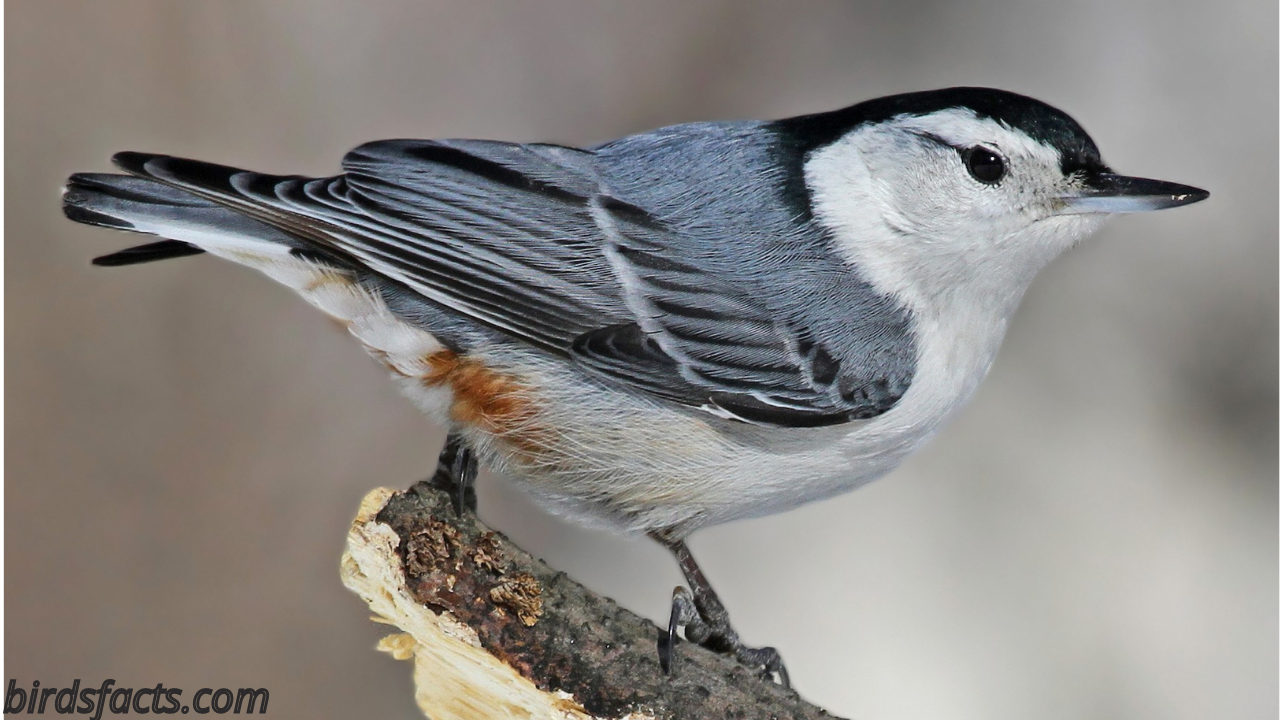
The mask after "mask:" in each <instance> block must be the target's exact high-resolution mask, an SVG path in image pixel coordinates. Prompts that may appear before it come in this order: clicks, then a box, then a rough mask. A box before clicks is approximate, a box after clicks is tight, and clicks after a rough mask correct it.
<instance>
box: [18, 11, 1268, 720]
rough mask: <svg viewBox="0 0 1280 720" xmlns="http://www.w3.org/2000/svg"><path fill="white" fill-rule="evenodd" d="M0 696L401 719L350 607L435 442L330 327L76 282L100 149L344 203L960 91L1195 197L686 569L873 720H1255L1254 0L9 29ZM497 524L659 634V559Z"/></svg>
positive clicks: (155, 277)
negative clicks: (75, 219) (471, 163)
mask: <svg viewBox="0 0 1280 720" xmlns="http://www.w3.org/2000/svg"><path fill="white" fill-rule="evenodd" d="M7 10H8V12H7V13H6V17H5V19H6V20H7V33H6V40H7V43H6V45H7V47H6V49H5V60H6V61H7V63H6V64H7V73H6V77H5V79H6V81H7V82H6V94H5V99H6V101H7V110H8V112H7V113H6V120H7V128H6V129H7V134H6V137H5V150H6V155H7V157H6V163H5V180H6V194H5V200H6V207H7V210H8V212H7V213H6V215H5V231H6V239H7V242H6V248H5V260H6V262H5V280H6V288H7V289H6V293H5V300H6V301H7V302H6V304H5V306H6V312H5V320H6V325H7V330H8V333H7V338H6V339H7V341H8V342H7V350H6V356H5V359H6V360H7V367H6V370H7V375H6V377H5V387H6V390H7V391H8V393H7V398H6V404H5V411H6V419H7V420H8V422H7V424H6V427H5V440H6V442H7V454H6V456H5V470H6V471H7V472H6V477H5V479H6V482H5V495H4V498H5V509H6V512H5V518H4V519H5V523H4V539H5V556H4V559H5V583H4V600H5V609H6V611H7V612H6V614H5V634H4V650H5V659H6V661H7V664H6V666H5V677H6V678H14V679H16V680H17V681H18V684H19V686H20V687H21V686H24V685H25V686H26V687H29V686H30V683H31V681H33V680H40V681H41V683H42V684H43V685H44V686H46V687H48V686H65V685H69V684H70V683H71V681H72V680H73V679H75V678H80V679H82V680H83V681H84V682H86V683H89V684H93V685H96V684H98V683H99V682H100V681H101V680H103V679H105V678H108V677H110V678H114V679H116V681H117V683H118V684H119V685H120V686H131V685H132V686H154V684H155V683H157V682H163V683H165V685H166V686H177V687H184V688H188V696H189V694H190V693H192V692H194V690H195V689H196V688H199V687H215V688H216V687H219V686H226V687H231V688H238V687H266V688H268V689H269V690H270V692H271V700H270V712H271V714H273V715H276V716H278V717H299V718H300V717H316V718H340V717H355V716H359V717H370V718H374V717H376V718H412V717H417V716H418V714H417V710H416V708H415V706H414V704H413V700H412V690H411V686H410V681H409V667H408V665H406V664H401V663H397V662H395V661H393V660H391V659H390V658H389V657H387V656H385V655H382V654H379V653H376V652H375V651H374V650H373V645H374V642H375V641H376V639H377V638H378V637H379V636H380V635H381V634H382V633H383V632H385V629H384V628H381V627H379V626H376V625H374V624H372V623H370V622H368V620H367V615H368V613H367V611H366V609H365V608H364V606H363V605H362V603H360V602H359V601H358V599H357V598H356V597H355V596H354V595H353V594H350V593H348V592H347V591H346V590H345V589H343V587H342V586H341V584H340V583H339V580H338V558H339V555H340V553H341V551H342V547H343V540H344V536H345V533H346V530H347V525H348V522H349V520H350V519H351V517H352V516H353V514H354V512H355V510H356V506H357V503H358V501H359V500H360V498H361V497H362V496H363V495H364V494H365V493H366V492H367V491H369V490H370V489H371V488H373V487H376V486H380V485H386V486H392V487H406V486H408V485H409V484H411V483H412V482H414V481H415V480H417V479H420V478H422V477H424V476H425V475H427V474H428V473H429V472H430V471H431V470H432V469H433V468H434V463H435V455H436V452H437V450H438V448H439V445H440V443H441V441H442V437H441V433H440V428H438V427H436V426H434V425H433V424H431V423H430V422H428V421H427V420H426V419H425V418H424V417H422V416H420V415H419V414H417V412H416V411H415V410H414V409H413V408H412V407H410V405H409V403H408V402H407V401H404V400H403V399H401V398H400V397H398V396H397V394H396V392H395V390H394V389H393V387H392V384H391V383H390V382H388V381H387V380H386V378H384V371H383V370H382V369H381V368H380V366H379V365H378V364H377V363H375V362H374V361H372V360H370V359H369V358H367V357H366V356H365V355H364V354H363V352H362V351H361V350H360V348H359V347H358V345H357V344H356V343H355V342H354V341H352V339H350V338H349V337H346V336H345V334H344V333H343V332H342V331H340V330H339V329H338V328H336V327H335V325H334V324H333V323H331V322H330V321H328V320H327V319H326V318H325V317H323V316H322V315H321V314H319V313H318V312H316V311H314V310H312V309H311V308H310V307H308V306H306V305H305V304H304V303H303V302H302V301H301V300H299V299H297V298H296V297H294V296H293V295H292V294H291V293H290V292H289V291H287V290H285V289H284V288H283V287H280V286H277V285H275V284H273V283H271V282H270V281H269V280H267V279H266V278H264V277H262V276H260V275H257V274H255V273H252V272H250V271H247V270H244V269H242V268H239V267H235V266H232V265H230V264H226V263H221V262H219V261H217V260H215V259H213V258H209V257H200V258H190V259H183V260H177V261H172V262H166V263H160V264H156V265H148V266H141V267H131V268H123V269H117V270H104V269H96V268H91V267H90V265H89V260H90V258H92V257H93V256H95V255H99V254H103V253H106V252H110V251H112V250H114V249H117V248H120V247H123V246H124V245H126V244H128V243H130V242H136V238H133V237H127V236H125V235H122V234H118V233H112V232H108V231H106V230H102V229H94V228H88V227H84V226H80V225H75V224H72V223H70V222H68V221H66V220H64V219H63V218H62V213H61V211H60V209H59V198H58V188H59V187H60V186H61V184H62V183H63V181H64V179H65V177H66V176H67V175H68V174H69V173H71V172H74V171H102V170H107V169H109V164H108V158H109V156H110V155H111V153H112V152H114V151H117V150H125V149H132V150H148V151H156V152H164V153H172V154H177V155H186V156H191V157H198V158H203V159H208V160H213V161H217V162H220V163H226V164H230V165H240V166H247V167H251V168H254V169H259V170H264V171H270V172H280V173H302V174H313V175H325V174H331V173H333V172H334V171H336V170H337V167H338V160H339V158H340V157H341V156H342V154H343V152H345V151H346V150H347V149H349V148H351V147H353V146H355V145H357V144H359V143H361V142H363V141H366V140H371V139H376V138H389V137H482V138H497V139H506V140H522V141H536V140H544V141H555V142H562V143H571V144H592V143H597V142H601V141H605V140H608V139H611V138H614V137H617V136H620V135H624V134H628V133H632V132H637V131H641V130H645V129H649V128H652V127H655V126H659V125H663V124H669V123H676V122H683V121H690V120H701V119H731V118H771V117H781V116H787V115H793V114H799V113H806V112H813V111H819V110H827V109H832V108H835V107H840V106H844V105H848V104H852V103H853V102H856V101H859V100H863V99H866V98H871V97H875V96H879V95H885V94H891V93H898V92H904V91H909V90H922V89H929V88H935V87H944V86H949V85H958V84H980V85H989V86H995V87H1001V88H1006V89H1010V90H1015V91H1018V92H1023V93H1026V94H1029V95H1033V96H1035V97H1037V98H1040V99H1043V100H1045V101H1048V102H1050V103H1052V104H1054V105H1057V106H1059V107H1061V108H1063V109H1065V110H1067V111H1068V112H1069V113H1071V114H1072V115H1074V116H1075V117H1076V118H1077V119H1079V120H1080V121H1081V122H1082V124H1083V125H1084V126H1085V127H1086V128H1087V129H1088V130H1089V131H1090V133H1091V134H1092V135H1093V137H1094V138H1095V139H1096V140H1097V142H1098V144H1099V145H1100V146H1101V148H1102V150H1103V153H1104V156H1105V157H1106V159H1107V160H1108V162H1109V163H1111V164H1112V165H1113V166H1114V167H1115V168H1116V169H1117V170H1119V171H1121V172H1125V173H1131V174H1136V175H1142V176H1147V177H1155V178H1162V179H1167V180H1174V181H1178V182H1185V183H1190V184H1193V185H1197V186H1201V187H1204V188H1207V189H1209V190H1211V191H1212V192H1213V197H1212V198H1211V199H1210V200H1209V201H1208V202H1205V203H1202V204H1199V205H1195V206H1193V207H1190V208H1186V209H1182V210H1176V211H1170V212H1165V213H1156V214H1152V215H1147V216H1142V217H1127V218H1121V219H1118V220H1116V221H1113V222H1112V223H1111V224H1110V225H1109V226H1108V227H1106V228H1105V229H1104V230H1103V231H1102V232H1101V233H1099V234H1098V235H1097V236H1096V237H1094V238H1093V239H1092V240H1090V241H1088V242H1086V243H1085V244H1084V245H1082V246H1081V247H1080V248H1078V249H1077V250H1075V251H1073V252H1071V253H1069V254H1068V255H1067V256H1065V257H1064V258H1062V259H1061V260H1060V261H1058V262H1057V263H1055V264H1054V265H1053V266H1052V267H1050V268H1049V270H1048V271H1047V272H1046V273H1045V274H1044V276H1043V277H1042V278H1041V279H1040V280H1039V281H1038V283H1037V284H1036V285H1034V286H1033V288H1032V290H1031V292H1030V294H1029V296H1028V297H1027V299H1026V302H1025V305H1024V306H1023V308H1022V310H1021V312H1020V313H1019V315H1018V316H1017V318H1016V320H1015V322H1014V323H1013V326H1012V328H1011V330H1010V332H1009V335H1008V340H1007V342H1006V345H1005V347H1004V350H1003V353H1002V354H1001V356H1000V358H999V360H998V361H997V363H996V366H995V368H994V370H993V373H992V375H991V377H990V380H989V381H988V382H987V383H986V385H985V386H984V387H983V389H982V390H981V391H980V392H979V393H978V395H977V397H976V398H975V400H974V401H973V402H972V403H971V405H970V406H969V407H968V408H967V409H966V411H965V412H964V413H963V414H962V415H961V416H960V417H959V418H958V419H957V420H956V421H955V422H953V423H952V424H951V425H950V426H949V427H948V428H947V429H946V430H945V431H944V432H943V433H942V434H941V435H940V436H939V437H938V439H937V440H936V441H935V442H933V443H932V444H931V445H930V446H928V448H927V449H925V450H924V451H923V452H921V453H920V454H918V455H917V456H915V457H914V458H913V459H912V460H910V461H909V462H907V463H906V464H905V465H904V466H903V467H902V468H901V470H899V471H898V472H896V473H894V474H893V475H891V476H889V477H887V478H885V479H883V480H881V481H879V482H877V483H874V484H872V485H870V486H868V487H866V488H864V489H862V490H859V491H858V492H855V493H852V494H849V495H846V496H843V497H840V498H838V499H835V500H831V501H828V502H823V503H819V504H814V505H810V506H807V507H804V508H802V509H799V510H796V511H793V512H791V513H788V514H785V515H780V516H775V517H771V518H766V519H762V520H754V521H750V522H740V523H737V524H732V525H728V526H724V527H719V528H713V529H710V530H707V531H703V532H702V533H700V534H698V535H695V536H694V538H693V541H692V543H691V545H692V548H693V550H694V552H695V554H697V556H698V557H699V559H700V560H701V562H702V564H703V567H704V568H705V569H706V571H707V572H708V574H709V576H710V578H711V580H712V581H713V582H714V583H715V584H716V587H717V588H718V589H719V591H720V593H721V594H722V596H723V597H724V599H725V601H726V602H727V604H728V607H729V610H730V611H731V612H732V614H733V617H734V620H735V623H736V625H737V627H738V629H739V630H740V631H741V632H742V633H743V635H744V637H745V639H746V640H747V641H748V642H751V643H755V644H772V645H777V646H778V647H779V648H780V649H781V651H782V653H783V656H784V657H785V658H786V661H787V663H788V666H789V667H790V669H791V675H792V677H793V678H794V680H795V685H796V687H797V688H798V689H799V691H800V692H801V693H803V694H804V695H805V696H806V697H807V698H808V699H810V700H811V701H813V702H815V703H818V704H820V705H823V706H825V707H827V708H828V709H829V710H830V711H832V712H833V713H835V714H838V715H842V716H849V717H856V718H860V719H870V718H877V719H885V720H888V719H890V718H893V719H902V720H906V719H908V718H913V719H914V718H919V719H921V720H924V719H929V720H933V719H935V718H975V719H976V718H981V719H983V720H993V719H999V718H1010V719H1018V720H1022V719H1025V718H1028V717H1034V718H1038V719H1039V720H1056V719H1058V718H1062V719H1064V720H1065V719H1067V718H1081V717H1090V718H1094V717H1106V718H1162V719H1166V720H1172V719H1179V718H1187V719H1192V718H1195V719H1197V720H1200V719H1202V718H1206V717H1215V718H1259V719H1262V718H1275V717H1276V715H1277V513H1276V507H1277V466H1276V460H1277V421H1276V420H1277V387H1276V384H1277V353H1276V350H1277V317H1276V315H1277V272H1276V269H1277V172H1276V158H1277V142H1276V138H1277V121H1278V120H1277V61H1278V60H1277V41H1276V32H1275V29H1276V26H1277V7H1276V4H1275V3H1259V2H1252V1H1248V0H1225V1H1223V2H1215V3H1200V2H1191V1H1190V0H1174V1H1171V0H1133V1H1132V2H1114V1H1113V0H1093V1H1092V2H1079V3H1035V4H1032V3H1024V2H1018V1H1017V0H980V1H978V2H966V3H949V2H937V1H934V2H926V1H916V2H867V3H860V2H858V3H855V2H834V1H831V2H822V1H807V0H806V1H804V2H799V1H796V0H788V1H787V2H746V1H744V0H698V1H696V2H689V1H688V0H664V1H661V2H645V3H626V4H624V3H621V2H613V3H601V2H596V1H594V0H564V1H555V2H550V1H547V2H543V1H539V2H525V3H519V4H516V3H498V2H478V1H474V0H469V1H468V2H450V3H446V2H421V1H420V0H412V1H411V0H379V1H377V2H360V3H351V2H337V1H334V0H326V1H323V2H321V1H319V0H306V1H303V0H275V1H273V2H248V1H245V2H236V3H228V2H220V1H216V0H208V1H193V0H187V1H184V2H165V1H163V0H157V1H143V0H116V1H114V2H109V3H106V2H96V1H93V0H80V1H70V0H26V1H20V0H15V1H14V2H10V3H8V8H7ZM480 512H481V515H482V517H483V518H484V519H486V520H487V521H488V522H490V523H491V524H492V525H493V526H495V527H497V528H499V529H501V530H503V531H504V532H506V533H508V534H509V535H510V536H512V537H513V538H514V539H515V540H516V541H518V542H519V543H521V544H523V545H524V546H525V547H526V548H527V549H529V550H530V551H531V552H533V553H534V554H536V555H540V556H542V557H544V558H546V559H547V560H548V561H550V562H551V563H552V564H553V565H555V566H557V567H559V568H561V569H563V570H566V571H568V572H569V573H570V574H571V575H572V576H573V577H575V578H577V579H579V580H581V581H583V582H585V583H586V584H587V585H589V586H591V587H592V588H594V589H596V590H598V591H600V592H602V593H606V594H609V595H612V596H614V597H616V598H617V599H618V600H620V601H621V602H622V603H623V604H624V605H626V606H627V607H630V608H632V609H634V610H636V611H637V612H639V613H641V614H643V615H646V616H648V617H650V618H654V619H658V618H664V617H665V615H666V612H667V602H668V599H669V597H670V593H671V588H672V586H673V585H674V584H676V583H677V581H678V573H677V570H676V568H675V565H674V563H673V562H672V561H671V560H670V559H669V558H668V557H667V555H666V554H665V552H664V551H661V550H660V549H659V548H657V547H656V546H654V545H653V544H652V543H650V542H649V541H647V540H645V539H637V538H616V537H611V536H605V535H599V534H595V533H589V532H586V531H583V530H580V529H577V528H575V527H570V526H567V525H565V524H563V523H561V522H560V521H557V520H554V519H552V518H550V517H548V516H546V515H544V514H543V513H541V512H540V511H538V510H536V509H535V508H534V507H533V506H532V505H531V504H530V503H529V502H528V501H527V499H525V498H524V497H522V496H521V495H520V494H519V493H518V491H516V490H514V489H513V488H512V487H511V486H510V485H509V484H508V482H507V481H505V480H504V479H502V478H500V477H493V476H491V475H489V474H485V475H484V476H482V478H481V486H480Z"/></svg>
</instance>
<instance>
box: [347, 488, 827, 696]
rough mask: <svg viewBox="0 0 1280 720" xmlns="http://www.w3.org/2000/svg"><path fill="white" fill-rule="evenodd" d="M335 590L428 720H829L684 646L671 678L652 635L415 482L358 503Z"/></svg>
mask: <svg viewBox="0 0 1280 720" xmlns="http://www.w3.org/2000/svg"><path fill="white" fill-rule="evenodd" d="M342 580H343V582H344V583H345V584H346V586H347V587H349V588H351V589H352V590H354V591H355V592H356V593H358V594H359V595H360V596H361V597H362V598H364V600H365V602H367V603H368V604H369V608H370V609H371V610H373V612H374V613H375V617H374V620H376V621H378V622H385V623H387V624H390V625H395V626H396V627H398V628H399V629H400V630H401V631H402V632H400V633H397V634H393V635H390V636H388V637H386V638H383V640H382V641H381V642H380V643H379V644H378V648H379V649H381V650H384V651H386V652H389V653H391V654H392V655H394V656H395V657H397V658H399V659H409V658H413V660H414V681H415V684H416V687H417V691H416V697H417V701H418V706H419V707H420V708H421V709H422V711H423V712H424V713H425V714H426V715H427V716H428V717H430V718H432V720H452V719H454V718H457V719H459V720H461V719H463V718H466V719H469V720H471V719H475V718H503V717H527V718H557V719H564V718H573V719H574V720H578V719H584V718H628V719H629V720H641V719H642V718H698V719H701V718H779V719H781V718H794V719H796V720H800V719H807V718H829V717H831V716H830V715H828V714H827V712H826V711H825V710H822V709H820V708H816V707H814V706H812V705H809V704H808V703H806V702H804V701H803V700H801V699H800V697H799V696H798V695H796V694H795V692H793V691H790V690H785V689H783V688H782V687H781V686H779V685H776V684H774V683H772V682H768V681H765V680H762V679H760V678H758V677H756V676H755V675H754V674H753V673H751V672H750V671H748V670H747V669H746V668H744V667H742V666H741V665H739V664H737V663H736V662H735V661H733V660H731V659H728V658H724V657H721V656H719V655H716V654H714V653H712V652H710V651H707V650H704V649H703V648H701V647H698V646H696V645H692V644H690V643H686V642H681V643H680V644H679V646H678V648H677V657H676V663H675V665H676V667H675V671H674V676H673V677H666V676H664V675H663V674H662V672H661V670H659V668H658V660H657V654H656V652H655V646H656V642H657V637H658V632H659V630H658V628H657V627H656V626H655V625H653V623H650V622H649V621H647V620H644V619H643V618H641V617H639V616H637V615H635V614H634V613H631V612H629V611H627V610H625V609H623V608H621V607H619V606H618V604H617V603H615V602H614V601H612V600H610V599H609V598H605V597H601V596H599V595H596V594H594V593H592V592H591V591H590V590H588V589H586V588H585V587H583V586H582V585H579V584H578V583H576V582H574V581H572V580H570V579H569V578H568V577H567V576H566V575H565V574H564V573H562V572H558V571H556V570H554V569H552V568H551V567H549V566H548V565H547V564H546V563H544V562H542V561H540V560H535V559H534V558H533V557H531V556H530V555H529V554H528V553H526V552H524V551H523V550H521V549H520V548H518V547H516V546H515V545H513V544H512V543H511V542H510V541H509V540H507V539H506V538H505V537H504V536H502V535H501V534H499V533H496V532H494V531H492V530H489V529H488V528H486V527H485V526H484V525H482V524H480V523H479V522H478V521H477V520H476V518H475V516H474V515H473V514H470V513H469V514H468V515H467V517H463V518H459V517H457V516H456V515H455V514H454V512H453V509H452V506H451V505H450V500H449V496H448V495H447V494H446V493H445V492H443V491H441V490H439V489H436V488H433V487H431V486H430V485H428V484H426V483H418V484H417V485H415V486H414V487H413V488H411V489H410V490H408V491H406V492H403V493H398V492H394V491H392V490H388V489H385V488H383V489H378V490H375V491H373V492H372V493H370V494H369V495H368V496H366V497H365V499H364V501H363V502H362V503H361V505H360V511H359V513H358V515H357V516H356V519H355V522H354V523H353V524H352V527H351V532H350V534H349V535H348V537H347V552H346V553H344V555H343V558H342Z"/></svg>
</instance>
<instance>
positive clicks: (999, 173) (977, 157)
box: [960, 145, 1005, 185]
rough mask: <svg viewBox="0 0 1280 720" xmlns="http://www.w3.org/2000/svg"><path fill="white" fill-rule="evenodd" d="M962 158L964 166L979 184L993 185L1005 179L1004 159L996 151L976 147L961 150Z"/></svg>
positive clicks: (979, 146)
mask: <svg viewBox="0 0 1280 720" xmlns="http://www.w3.org/2000/svg"><path fill="white" fill-rule="evenodd" d="M960 157H961V158H963V159H964V166H965V167H966V168H968V169H969V174H970V175H972V176H973V179H974V180H977V181H978V182H984V183H987V184H988V185H993V184H995V183H998V182H1000V178H1002V177H1004V173H1005V168H1004V158H1002V157H1000V156H999V155H997V154H996V153H995V151H994V150H988V149H987V148H984V147H982V146H981V145H976V146H974V147H971V148H967V149H965V150H961V151H960Z"/></svg>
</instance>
